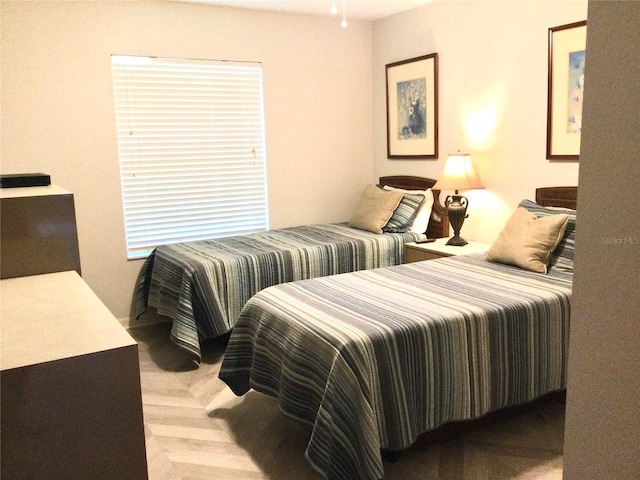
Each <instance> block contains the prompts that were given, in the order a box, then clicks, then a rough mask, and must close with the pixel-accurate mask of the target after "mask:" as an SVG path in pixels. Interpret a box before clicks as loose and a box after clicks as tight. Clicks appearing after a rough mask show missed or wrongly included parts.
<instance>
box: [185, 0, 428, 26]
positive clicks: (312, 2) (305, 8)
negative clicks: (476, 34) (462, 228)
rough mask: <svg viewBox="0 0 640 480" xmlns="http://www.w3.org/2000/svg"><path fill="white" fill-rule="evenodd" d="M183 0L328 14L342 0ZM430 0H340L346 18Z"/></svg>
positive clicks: (362, 17) (373, 16)
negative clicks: (343, 6)
mask: <svg viewBox="0 0 640 480" xmlns="http://www.w3.org/2000/svg"><path fill="white" fill-rule="evenodd" d="M177 1H182V2H187V3H200V4H208V5H222V6H228V7H238V8H252V9H257V10H270V11H276V12H287V13H298V14H304V15H317V16H324V17H329V16H331V7H332V5H333V3H334V1H335V6H336V7H337V9H338V13H337V15H338V16H339V17H342V4H343V0H177ZM431 1H433V0H344V5H345V13H346V17H347V20H348V19H354V20H368V21H372V20H377V19H379V18H384V17H388V16H390V15H393V14H395V13H399V12H403V11H405V10H410V9H412V8H414V7H417V6H419V5H424V4H425V3H429V2H431Z"/></svg>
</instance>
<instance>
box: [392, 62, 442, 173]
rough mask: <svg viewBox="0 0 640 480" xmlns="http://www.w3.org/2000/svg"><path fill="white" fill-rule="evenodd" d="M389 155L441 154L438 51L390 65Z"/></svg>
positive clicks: (429, 156) (426, 156)
mask: <svg viewBox="0 0 640 480" xmlns="http://www.w3.org/2000/svg"><path fill="white" fill-rule="evenodd" d="M386 85H387V158H390V159H415V160H420V159H436V158H438V54H437V53H432V54H430V55H424V56H422V57H416V58H411V59H409V60H403V61H401V62H395V63H390V64H388V65H386Z"/></svg>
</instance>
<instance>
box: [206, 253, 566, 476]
mask: <svg viewBox="0 0 640 480" xmlns="http://www.w3.org/2000/svg"><path fill="white" fill-rule="evenodd" d="M571 285H572V276H571V274H568V273H564V272H551V273H549V274H546V275H544V274H538V273H531V272H526V271H524V270H520V269H518V268H515V267H509V266H505V265H500V264H496V263H490V262H487V261H486V260H484V259H483V258H482V256H481V255H465V256H458V257H452V258H447V259H440V260H431V261H427V262H418V263H412V264H407V265H401V266H395V267H390V268H381V269H376V270H369V271H363V272H357V273H351V274H345V275H337V276H333V277H325V278H318V279H314V280H309V281H303V282H294V283H288V284H285V285H278V286H276V287H271V288H268V289H265V290H263V291H262V292H260V293H258V294H257V295H256V296H254V297H253V298H252V299H251V300H250V301H249V302H248V303H247V305H246V306H245V308H244V310H243V311H242V313H241V315H240V317H239V319H238V320H237V322H236V325H235V327H234V330H233V332H232V334H231V338H230V340H229V344H228V346H227V350H226V353H225V357H224V360H223V363H222V367H221V371H220V374H219V375H220V378H221V379H222V380H223V381H224V382H226V383H227V384H228V385H229V386H230V387H231V389H232V390H233V391H234V392H235V393H236V394H237V395H242V394H244V393H246V392H247V391H248V390H249V389H250V388H254V389H255V390H257V391H260V392H264V393H267V394H269V395H272V396H274V397H276V398H278V402H279V404H280V408H281V410H282V411H283V412H284V413H285V414H287V415H289V416H291V417H294V418H296V419H299V420H301V421H304V422H308V423H310V424H311V425H313V430H312V436H311V439H310V442H309V445H308V448H307V451H306V457H307V459H308V460H309V461H310V463H311V464H312V466H313V467H314V468H315V469H316V470H317V471H319V472H320V473H322V474H323V476H325V478H329V479H379V478H381V477H382V476H383V465H382V459H381V449H390V450H401V449H403V448H406V447H408V446H410V445H411V444H412V443H413V442H414V441H415V440H416V437H417V436H418V435H419V434H420V433H421V432H424V431H427V430H430V429H433V428H435V427H438V426H439V425H442V424H444V423H446V422H450V421H456V420H464V419H471V418H476V417H479V416H481V415H483V414H485V413H487V412H489V411H492V410H495V409H498V408H501V407H504V406H508V405H513V404H518V403H523V402H527V401H529V400H532V399H535V398H537V397H539V396H541V395H543V394H545V393H547V392H551V391H555V390H559V389H563V388H565V384H566V361H567V349H568V332H569V314H570V299H571Z"/></svg>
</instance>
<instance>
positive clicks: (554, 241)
mask: <svg viewBox="0 0 640 480" xmlns="http://www.w3.org/2000/svg"><path fill="white" fill-rule="evenodd" d="M568 222H569V215H566V214H558V215H548V216H544V217H540V218H538V217H537V216H536V214H535V213H532V212H529V211H527V210H526V209H525V208H523V207H518V208H516V210H515V211H514V212H513V214H512V215H511V218H509V220H508V221H507V224H506V225H505V226H504V228H503V229H502V231H501V232H500V235H498V238H496V240H495V242H493V244H492V245H491V248H489V251H488V252H487V253H486V254H485V258H486V259H487V260H489V261H491V262H498V263H506V264H508V265H515V266H517V267H520V268H523V269H525V270H531V271H532V272H539V273H547V265H549V258H550V257H551V253H552V252H553V250H554V249H555V248H556V246H557V245H558V243H559V242H560V240H562V236H563V235H564V231H565V229H566V228H567V223H568Z"/></svg>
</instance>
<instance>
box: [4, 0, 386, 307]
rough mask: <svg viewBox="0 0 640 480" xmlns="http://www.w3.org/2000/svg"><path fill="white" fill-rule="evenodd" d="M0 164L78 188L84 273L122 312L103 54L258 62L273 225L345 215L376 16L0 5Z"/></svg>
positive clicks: (356, 182) (121, 249)
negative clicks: (342, 21)
mask: <svg viewBox="0 0 640 480" xmlns="http://www.w3.org/2000/svg"><path fill="white" fill-rule="evenodd" d="M1 5H2V7H1V8H2V10H1V14H2V31H1V41H2V78H1V80H2V84H1V87H2V91H1V93H2V112H1V114H2V117H1V120H2V138H1V140H2V145H1V161H2V163H1V165H0V169H1V171H2V173H4V174H7V173H25V172H45V173H48V174H50V175H51V178H52V181H53V182H54V183H55V184H58V185H60V186H62V187H64V188H66V189H67V190H71V191H72V192H74V194H75V200H76V215H77V220H78V230H79V241H80V256H81V263H82V273H83V277H84V279H85V280H86V281H87V283H88V284H89V285H90V286H91V288H92V289H93V290H94V291H95V292H96V294H97V295H98V296H99V297H100V299H101V300H102V301H103V302H104V303H105V304H106V306H107V307H108V308H109V309H110V310H111V311H112V313H113V314H114V315H115V316H116V317H118V318H121V319H123V318H125V317H128V316H129V310H130V305H131V298H132V293H133V289H134V283H135V279H136V276H137V274H138V272H139V270H140V267H141V265H142V263H141V261H127V260H126V250H125V236H124V226H123V212H122V204H121V192H120V181H119V167H118V156H117V144H116V132H115V118H114V109H113V98H112V86H111V71H110V55H111V54H131V55H155V56H170V57H190V58H209V59H231V60H252V61H261V62H263V69H264V70H263V76H264V87H265V114H266V124H267V132H266V137H267V156H268V181H269V207H270V221H271V227H273V228H277V227H282V226H289V225H296V224H304V223H312V222H328V221H344V220H347V219H348V218H349V213H350V210H351V208H352V206H353V204H354V203H355V201H356V199H357V197H358V195H359V193H360V191H361V189H362V188H363V187H364V185H365V184H366V183H367V182H370V181H371V179H372V169H373V168H372V164H371V155H372V151H371V149H372V141H371V119H372V112H371V96H372V91H371V72H372V68H371V29H372V26H371V23H370V22H358V21H350V22H349V28H348V29H346V30H345V29H342V28H341V27H340V25H339V22H338V21H336V19H335V18H320V17H309V16H301V15H287V14H279V13H268V12H258V11H250V10H240V9H230V8H222V7H212V6H205V5H192V4H183V3H173V2H166V1H162V2H160V1H155V2H153V1H136V2H118V1H104V2H100V1H96V2H93V1H92V2H85V1H82V2H60V1H56V2H49V1H34V2H5V1H3V2H2V4H1Z"/></svg>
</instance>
